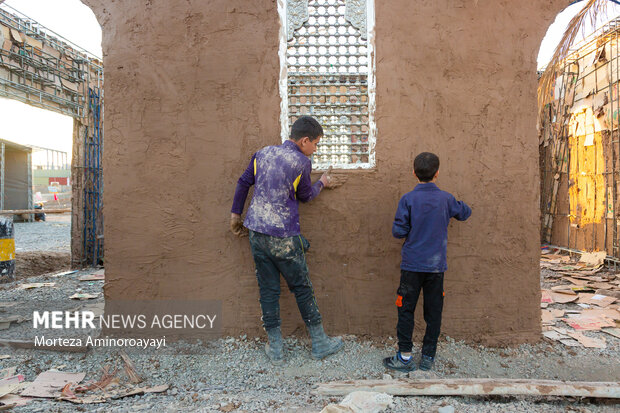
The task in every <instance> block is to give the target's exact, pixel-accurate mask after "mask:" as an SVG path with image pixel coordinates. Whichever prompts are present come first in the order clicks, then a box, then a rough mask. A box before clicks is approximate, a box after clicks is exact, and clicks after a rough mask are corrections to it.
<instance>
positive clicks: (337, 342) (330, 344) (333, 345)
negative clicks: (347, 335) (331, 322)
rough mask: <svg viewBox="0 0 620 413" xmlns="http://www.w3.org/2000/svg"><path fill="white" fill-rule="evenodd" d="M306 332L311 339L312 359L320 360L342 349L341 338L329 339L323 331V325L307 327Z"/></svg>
mask: <svg viewBox="0 0 620 413" xmlns="http://www.w3.org/2000/svg"><path fill="white" fill-rule="evenodd" d="M308 332H309V333H310V338H311V339H312V358H313V359H315V360H321V359H324V358H325V357H327V356H329V355H330V354H334V353H337V352H338V351H340V349H342V347H344V343H343V342H342V338H340V337H329V336H328V335H327V334H325V331H324V330H323V324H315V325H309V326H308Z"/></svg>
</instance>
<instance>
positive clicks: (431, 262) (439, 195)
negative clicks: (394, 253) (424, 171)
mask: <svg viewBox="0 0 620 413" xmlns="http://www.w3.org/2000/svg"><path fill="white" fill-rule="evenodd" d="M470 215H471V208H470V207H469V206H467V204H466V203H465V202H462V201H457V200H456V199H455V198H454V196H452V194H450V193H448V192H445V191H442V190H441V189H439V188H437V185H435V184H434V183H432V182H428V183H420V184H418V185H417V186H416V187H415V188H414V189H413V191H411V192H408V193H406V194H405V195H404V196H403V197H402V198H401V199H400V202H399V203H398V209H397V210H396V217H394V224H393V225H392V235H394V236H395V237H396V238H406V239H405V243H404V244H403V248H402V252H401V255H402V261H401V264H400V268H401V269H403V270H406V271H414V272H444V271H446V270H447V269H448V263H447V261H446V254H447V249H448V224H449V223H450V218H456V219H458V220H459V221H465V220H466V219H467V218H469V216H470Z"/></svg>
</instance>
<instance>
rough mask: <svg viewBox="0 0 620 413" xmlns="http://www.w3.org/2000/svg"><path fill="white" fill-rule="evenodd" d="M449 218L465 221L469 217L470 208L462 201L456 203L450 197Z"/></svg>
mask: <svg viewBox="0 0 620 413" xmlns="http://www.w3.org/2000/svg"><path fill="white" fill-rule="evenodd" d="M449 202H450V203H449V206H450V217H451V218H456V219H458V220H459V221H465V220H466V219H467V218H469V216H470V215H471V208H470V207H469V205H467V204H466V203H465V202H463V201H457V200H456V199H455V198H454V197H453V196H452V197H450V201H449Z"/></svg>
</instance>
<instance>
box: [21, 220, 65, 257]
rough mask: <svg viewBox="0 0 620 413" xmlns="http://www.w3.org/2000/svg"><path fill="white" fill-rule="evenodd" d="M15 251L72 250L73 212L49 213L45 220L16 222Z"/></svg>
mask: <svg viewBox="0 0 620 413" xmlns="http://www.w3.org/2000/svg"><path fill="white" fill-rule="evenodd" d="M14 227H15V251H16V252H17V253H19V252H26V251H57V252H69V251H70V250H71V214H70V213H68V212H67V213H64V214H47V215H46V220H45V221H39V222H16V223H15V224H14Z"/></svg>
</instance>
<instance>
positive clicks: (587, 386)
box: [313, 379, 620, 399]
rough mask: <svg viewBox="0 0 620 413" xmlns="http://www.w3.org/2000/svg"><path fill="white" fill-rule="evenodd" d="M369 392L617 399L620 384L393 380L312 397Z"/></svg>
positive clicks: (342, 386)
mask: <svg viewBox="0 0 620 413" xmlns="http://www.w3.org/2000/svg"><path fill="white" fill-rule="evenodd" d="M353 391H372V392H382V393H387V394H391V395H394V396H485V395H501V396H507V395H525V396H566V397H602V398H614V399H617V398H620V382H575V381H573V382H570V381H556V380H525V379H433V380H414V379H394V380H348V381H340V382H338V381H333V382H329V383H322V384H319V385H318V388H317V389H315V390H314V391H313V393H316V394H321V395H326V396H344V395H346V394H349V393H351V392H353Z"/></svg>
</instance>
